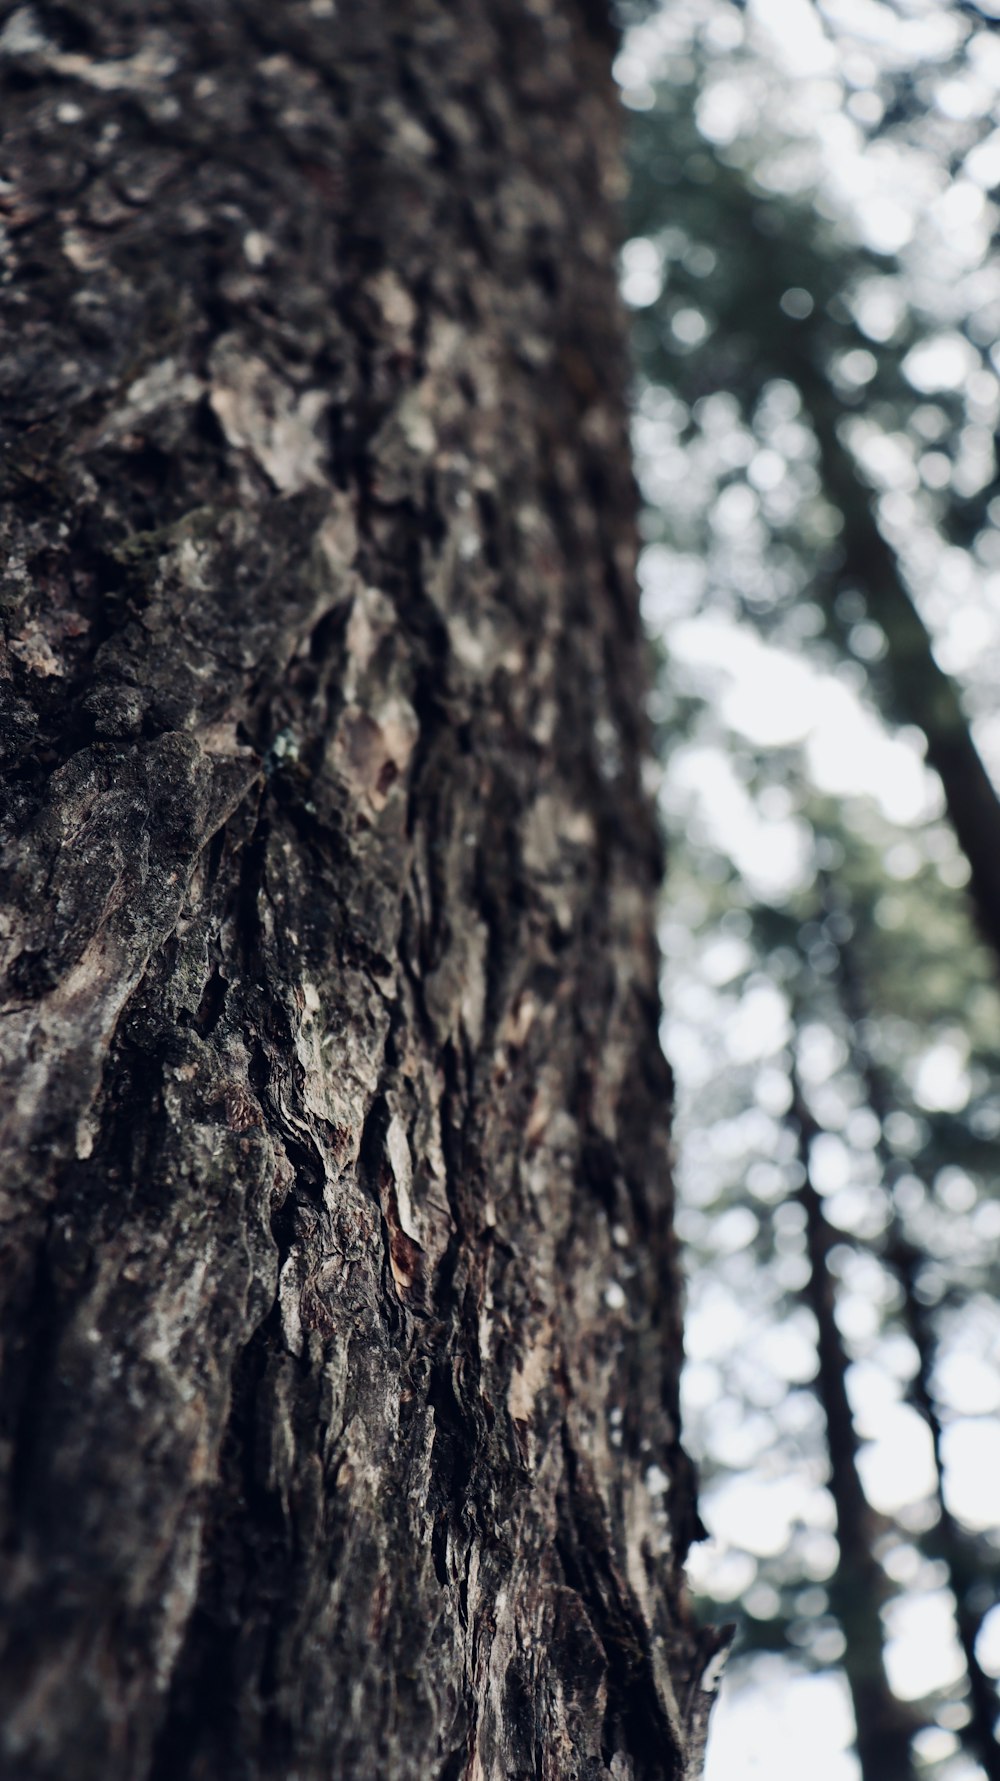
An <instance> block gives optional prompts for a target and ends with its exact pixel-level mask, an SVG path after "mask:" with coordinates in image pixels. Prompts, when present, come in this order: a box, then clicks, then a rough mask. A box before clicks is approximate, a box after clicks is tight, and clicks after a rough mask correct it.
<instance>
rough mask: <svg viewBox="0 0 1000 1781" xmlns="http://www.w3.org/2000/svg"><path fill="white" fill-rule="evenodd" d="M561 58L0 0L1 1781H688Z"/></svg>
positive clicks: (307, 11) (618, 506) (491, 4)
mask: <svg viewBox="0 0 1000 1781" xmlns="http://www.w3.org/2000/svg"><path fill="white" fill-rule="evenodd" d="M609 53H610V43H609V41H608V35H607V31H606V27H605V26H604V25H603V23H602V22H601V13H600V9H599V8H591V7H587V6H584V4H583V3H582V0H580V3H579V4H576V3H574V0H561V3H559V4H556V3H555V0H469V4H467V5H465V6H463V7H461V8H459V7H451V6H448V5H446V4H445V3H444V0H365V3H364V4H362V0H344V3H343V4H339V5H338V6H336V7H334V5H332V4H330V0H311V3H308V4H307V3H306V0H285V3H283V4H278V3H275V0H270V3H268V4H265V3H264V0H198V3H197V4H196V3H195V0H189V3H185V0H153V3H152V4H148V5H145V4H144V5H135V4H131V3H130V0H105V3H104V4H102V5H101V6H100V7H98V6H94V5H89V4H85V3H82V0H80V3H76V0H67V3H65V4H60V5H54V4H53V5H49V4H39V5H37V6H33V7H28V6H21V7H17V8H15V9H11V8H7V9H5V10H4V11H3V14H2V29H0V83H2V91H0V104H2V114H3V121H4V126H5V133H6V139H5V149H4V162H3V166H2V169H0V172H2V178H3V183H2V184H0V207H2V220H3V223H4V225H5V229H6V234H7V244H8V249H9V256H10V257H9V266H10V276H9V277H8V278H7V279H6V281H5V282H4V283H3V284H2V285H0V329H2V333H0V423H2V428H3V434H4V440H3V443H4V450H5V465H6V468H5V470H4V472H3V475H4V512H5V517H4V527H5V538H4V544H5V548H4V558H5V567H4V578H3V587H2V616H3V624H4V635H5V638H6V642H5V644H4V646H3V652H2V654H0V749H2V768H3V774H4V780H3V784H4V802H3V816H4V826H5V834H6V845H5V853H4V887H3V900H2V914H0V956H2V964H3V968H4V972H5V976H4V980H3V990H2V996H0V1010H2V1015H0V1070H2V1091H0V1092H2V1103H0V1116H2V1128H3V1173H2V1182H0V1233H2V1251H3V1261H2V1269H0V1337H2V1345H3V1372H2V1388H0V1390H2V1396H0V1414H2V1427H0V1567H2V1568H0V1590H2V1598H3V1604H4V1611H3V1615H2V1621H0V1768H2V1771H3V1773H4V1774H5V1775H6V1776H10V1777H12V1778H16V1781H55V1778H56V1777H59V1778H60V1781H65V1778H66V1777H69V1776H72V1777H73V1781H91V1778H93V1781H97V1778H98V1777H100V1781H175V1778H186V1777H191V1778H195V1777H197V1778H201V1781H229V1778H230V1777H232V1778H233V1781H236V1778H238V1781H258V1778H260V1781H264V1778H268V1781H271V1778H274V1781H277V1778H278V1777H282V1778H285V1781H292V1778H293V1777H294V1781H314V1778H315V1781H319V1778H320V1777H324V1778H333V1777H345V1778H348V1777H351V1778H352V1777H362V1776H364V1777H369V1776H375V1775H377V1776H379V1777H383V1778H387V1781H410V1778H412V1781H418V1778H419V1781H426V1778H429V1777H441V1781H446V1778H448V1781H459V1778H460V1777H467V1778H468V1781H500V1777H504V1778H512V1777H520V1776H525V1777H526V1776H532V1777H546V1778H549V1777H551V1778H553V1781H554V1778H556V1777H560V1778H562V1777H589V1778H596V1777H603V1776H613V1777H614V1778H615V1781H628V1778H629V1777H633V1778H635V1781H640V1778H653V1777H663V1778H668V1777H669V1778H671V1781H674V1778H679V1777H681V1776H687V1777H690V1776H693V1775H695V1774H696V1773H697V1772H698V1769H699V1766H700V1755H699V1753H700V1747H701V1742H702V1738H703V1733H704V1724H705V1717H706V1711H707V1703H708V1700H709V1696H710V1687H705V1686H703V1683H704V1682H705V1681H706V1680H707V1678H706V1675H705V1671H706V1665H709V1669H710V1670H713V1669H714V1668H716V1667H717V1666H715V1665H714V1664H709V1659H710V1657H711V1655H712V1652H713V1651H714V1649H715V1641H713V1637H712V1636H711V1635H702V1636H700V1637H699V1636H697V1635H695V1633H694V1632H693V1630H692V1628H691V1626H690V1624H689V1621H688V1619H687V1616H686V1612H685V1609H684V1605H683V1594H682V1584H681V1576H680V1565H681V1563H682V1561H683V1557H684V1554H685V1551H686V1549H687V1545H688V1543H689V1540H690V1538H691V1537H692V1535H693V1534H694V1533H695V1532H696V1531H697V1520H696V1512H695V1509H694V1504H693V1496H692V1488H691V1480H690V1475H689V1467H688V1466H687V1464H686V1461H685V1459H684V1455H683V1452H682V1450H681V1448H680V1445H679V1440H678V1422H677V1375H678V1369H679V1364H680V1327H679V1293H678V1281H677V1272H676V1261H675V1252H674V1244H673V1238H672V1233H671V1201H670V1183H669V1174H668V1161H667V1138H668V1121H669V1103H670V1084H669V1077H668V1073H667V1070H666V1067H665V1065H664V1063H663V1060H662V1057H661V1053H660V1051H659V1047H658V1039H657V1022H658V1000H657V961H656V953H655V947H654V941H653V912H654V898H655V893H656V887H657V880H658V873H659V860H658V848H657V840H656V835H655V829H654V825H653V822H652V819H651V815H650V811H649V808H648V804H647V800H646V798H645V797H644V795H643V792H642V787H641V765H642V754H643V749H644V747H645V745H646V739H645V727H644V723H643V719H642V716H641V708H642V693H643V663H642V648H641V640H640V635H639V631H638V623H637V616H636V600H635V590H634V586H633V543H634V540H633V524H634V497H633V489H632V483H631V477H630V471H629V460H628V450H627V443H626V432H625V423H624V416H623V407H622V389H623V386H624V381H625V367H624V359H623V349H622V331H621V325H620V320H619V317H618V314H617V310H616V304H615V296H614V283H613V246H614V225H613V202H612V201H613V198H614V195H615V183H616V181H617V179H618V142H617V135H618V128H617V122H616V117H615V105H614V100H613V95H612V89H611V83H610V78H609V75H608V69H607V64H608V59H609Z"/></svg>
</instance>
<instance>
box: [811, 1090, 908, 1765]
mask: <svg viewBox="0 0 1000 1781" xmlns="http://www.w3.org/2000/svg"><path fill="white" fill-rule="evenodd" d="M791 1088H792V1103H791V1107H790V1110H789V1114H788V1123H789V1127H790V1129H791V1131H792V1132H793V1133H794V1134H795V1138H796V1142H797V1145H798V1152H799V1163H800V1166H801V1169H802V1185H801V1186H800V1187H799V1188H798V1189H797V1190H796V1198H797V1200H798V1202H799V1204H800V1206H801V1207H802V1209H803V1212H804V1214H805V1238H806V1255H807V1257H808V1262H809V1278H808V1280H807V1282H806V1284H805V1286H804V1288H803V1291H802V1298H803V1301H804V1303H805V1304H807V1305H808V1306H809V1309H810V1310H811V1312H812V1314H813V1316H814V1318H815V1319H816V1347H817V1360H818V1365H817V1371H816V1383H815V1387H814V1389H815V1392H816V1396H817V1399H818V1401H819V1404H820V1407H821V1409H822V1411H823V1419H824V1421H825V1423H826V1446H827V1454H828V1456H829V1461H830V1479H829V1489H830V1495H831V1497H832V1498H833V1506H834V1513H835V1515H836V1518H837V1545H838V1547H839V1554H840V1555H839V1558H838V1560H837V1569H836V1571H835V1572H834V1575H833V1577H832V1579H831V1582H830V1606H831V1608H832V1609H833V1612H834V1614H835V1615H836V1617H837V1620H838V1621H839V1622H840V1629H841V1632H842V1633H843V1635H844V1647H845V1649H844V1655H843V1658H842V1660H841V1661H842V1662H843V1666H844V1674H845V1676H846V1677H847V1685H848V1688H849V1689H850V1692H851V1705H852V1706H853V1709H854V1724H855V1742H856V1745H857V1752H858V1765H859V1767H860V1770H861V1778H862V1781H916V1773H917V1771H916V1768H915V1766H914V1762H913V1758H912V1754H911V1749H910V1741H911V1739H912V1737H913V1734H914V1732H916V1731H917V1730H918V1729H919V1725H920V1721H919V1720H918V1719H917V1717H916V1714H915V1713H914V1712H913V1711H912V1709H910V1708H909V1707H907V1706H905V1705H904V1704H903V1703H902V1702H900V1701H898V1700H897V1699H896V1698H895V1696H894V1694H893V1692H892V1690H891V1688H890V1687H889V1679H888V1676H887V1674H886V1669H885V1635H884V1631H883V1627H882V1614H881V1610H882V1607H883V1605H884V1603H885V1602H886V1600H887V1599H888V1596H889V1586H888V1579H887V1577H886V1574H885V1572H884V1571H883V1569H882V1567H881V1565H880V1564H879V1562H878V1559H877V1557H876V1556H875V1532H876V1530H875V1517H874V1515H873V1513H872V1510H871V1508H870V1506H869V1503H868V1500H867V1498H866V1496H865V1493H864V1490H863V1488H862V1484H861V1475H860V1472H859V1470H858V1455H859V1452H860V1448H861V1443H860V1441H859V1439H858V1434H857V1430H856V1429H855V1426H854V1418H853V1415H852V1413H851V1404H850V1399H849V1397H848V1392H847V1373H848V1368H849V1365H850V1361H849V1357H848V1353H847V1348H846V1346H845V1344H844V1339H843V1336H842V1335H841V1333H840V1328H839V1326H838V1323H837V1304H836V1288H835V1282H834V1277H833V1274H832V1272H831V1269H830V1262H829V1256H830V1251H831V1249H833V1248H834V1247H835V1245H836V1242H837V1232H836V1231H835V1230H834V1228H833V1226H832V1225H831V1224H830V1223H829V1221H828V1219H827V1217H826V1214H825V1212H824V1210H823V1202H822V1199H821V1197H820V1195H819V1193H818V1191H817V1189H816V1186H815V1184H814V1182H813V1178H812V1156H813V1146H814V1144H815V1142H816V1139H817V1137H818V1136H819V1127H818V1126H817V1124H816V1121H815V1119H814V1118H813V1116H812V1113H811V1111H810V1109H809V1107H808V1105H807V1103H806V1100H805V1098H804V1095H803V1093H802V1085H801V1083H800V1081H799V1078H798V1072H797V1070H795V1069H793V1071H792V1082H791Z"/></svg>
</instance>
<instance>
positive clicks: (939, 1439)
mask: <svg viewBox="0 0 1000 1781" xmlns="http://www.w3.org/2000/svg"><path fill="white" fill-rule="evenodd" d="M821 882H822V885H823V907H824V913H825V919H826V931H827V934H828V936H829V937H830V939H831V942H832V944H833V946H834V949H835V952H836V959H837V962H836V967H835V978H836V984H837V992H838V997H839V1000H840V1005H841V1008H842V1010H843V1013H844V1016H845V1020H846V1025H847V1032H848V1045H849V1052H850V1059H851V1065H852V1067H853V1069H854V1072H855V1074H856V1075H857V1078H858V1081H859V1082H860V1083H861V1085H862V1087H863V1088H864V1091H865V1099H866V1100H867V1103H868V1105H869V1107H870V1108H871V1110H872V1112H873V1113H874V1114H875V1117H876V1119H877V1121H878V1138H877V1140H876V1145H875V1152H876V1156H877V1158H878V1162H879V1167H880V1169H881V1172H882V1179H883V1183H884V1187H885V1199H886V1206H887V1208H888V1214H889V1216H888V1221H887V1225H886V1232H885V1237H884V1240H883V1255H884V1259H885V1260H886V1262H887V1263H888V1264H889V1266H890V1267H891V1268H892V1270H893V1272H894V1274H895V1276H896V1279H897V1280H898V1282H899V1286H900V1291H901V1293H902V1298H903V1304H902V1314H901V1321H902V1324H903V1327H904V1329H905V1330H906V1333H907V1335H908V1336H909V1338H910V1340H911V1342H912V1343H913V1347H914V1351H915V1353H916V1356H917V1368H916V1373H915V1376H914V1379H913V1383H912V1386H911V1387H910V1395H911V1398H912V1402H913V1404H914V1406H915V1408H916V1409H917V1410H919V1412H920V1414H921V1416H922V1417H923V1419H924V1422H925V1423H926V1425H927V1429H928V1432H929V1434H930V1437H931V1445H932V1449H933V1454H934V1495H935V1498H936V1509H937V1522H936V1525H935V1526H934V1527H933V1528H932V1529H930V1531H929V1532H928V1533H926V1534H925V1535H924V1536H923V1539H922V1542H921V1544H922V1547H923V1549H924V1551H926V1552H928V1553H929V1554H931V1555H932V1556H933V1557H935V1558H939V1559H941V1560H942V1561H943V1563H944V1565H945V1567H946V1569H947V1574H948V1586H949V1588H950V1590H951V1593H952V1595H953V1597H954V1601H955V1626H956V1631H957V1633H958V1639H959V1644H960V1645H961V1647H962V1654H963V1656H964V1658H965V1668H966V1672H967V1674H968V1678H969V1718H968V1722H967V1723H966V1724H965V1725H962V1726H961V1727H960V1728H959V1730H960V1736H961V1739H962V1742H963V1744H964V1745H965V1748H966V1749H967V1751H968V1752H969V1755H970V1756H971V1757H972V1758H973V1760H974V1761H976V1762H979V1763H981V1765H982V1768H983V1771H984V1773H985V1774H986V1776H987V1777H988V1781H1000V1742H998V1741H997V1735H996V1731H995V1729H994V1728H995V1727H996V1725H997V1722H998V1716H1000V1700H998V1696H997V1689H996V1686H995V1684H994V1682H993V1680H992V1678H991V1677H989V1676H988V1675H987V1674H986V1672H985V1670H984V1669H983V1667H982V1664H981V1663H980V1661H979V1657H978V1653H977V1644H978V1640H979V1634H980V1632H981V1630H982V1626H983V1622H984V1620H985V1619H986V1615H987V1614H988V1613H989V1610H990V1608H991V1607H992V1606H993V1604H994V1601H995V1597H996V1590H995V1587H991V1584H993V1582H994V1579H993V1578H991V1576H990V1566H989V1560H988V1557H987V1553H988V1548H985V1546H984V1547H983V1548H979V1549H977V1547H976V1544H975V1542H974V1540H973V1538H972V1537H971V1536H970V1535H969V1534H968V1533H967V1532H966V1531H965V1530H964V1529H963V1528H962V1526H961V1524H960V1523H959V1522H958V1521H957V1520H956V1518H955V1516H954V1515H953V1514H952V1512H951V1509H950V1508H949V1506H948V1498H947V1493H946V1490H945V1467H944V1425H943V1423H942V1420H941V1413H940V1410H939V1408H938V1400H937V1396H936V1393H935V1390H934V1368H935V1364H936V1361H937V1335H936V1331H935V1327H934V1317H933V1313H932V1311H931V1310H930V1308H929V1307H928V1306H927V1304H926V1303H925V1302H924V1301H923V1299H922V1298H921V1292H920V1276H921V1272H922V1271H923V1269H924V1267H925V1264H926V1262H927V1259H928V1258H927V1256H926V1254H925V1253H924V1252H923V1251H921V1250H920V1249H918V1248H916V1247H915V1245H914V1244H913V1242H912V1241H911V1240H910V1238H909V1237H908V1236H907V1232H906V1228H905V1225H904V1222H903V1220H902V1219H901V1217H900V1215H899V1212H898V1210H897V1208H896V1202H895V1199H894V1196H893V1191H892V1190H893V1184H894V1182H895V1181H896V1180H898V1178H899V1177H900V1175H902V1174H904V1173H911V1174H915V1175H916V1176H917V1178H918V1179H919V1180H921V1181H922V1182H923V1183H924V1186H925V1187H926V1188H927V1189H928V1191H931V1190H932V1188H933V1171H929V1170H927V1169H925V1168H924V1167H923V1166H922V1163H921V1159H920V1158H919V1157H908V1158H907V1159H906V1161H905V1163H904V1162H903V1160H902V1159H901V1158H900V1157H898V1156H897V1155H896V1153H895V1151H894V1150H893V1147H892V1145H891V1144H890V1142H889V1139H888V1137H887V1135H886V1133H887V1130H888V1124H889V1118H890V1115H891V1114H892V1113H893V1111H894V1102H893V1096H892V1092H891V1088H890V1085H889V1083H888V1082H887V1080H886V1078H885V1075H884V1073H883V1071H882V1070H881V1069H880V1068H879V1065H878V1064H877V1063H876V1061H875V1059H874V1057H873V1056H872V1054H871V1051H870V1050H869V1048H868V1045H867V1043H866V1041H865V1033H866V1031H867V1030H868V1029H869V1026H870V1023H871V1019H872V1015H871V1009H870V1007H869V1003H868V997H867V995H866V992H865V984H864V981H863V978H862V975H861V970H860V967H859V965H858V961H857V960H856V958H855V956H854V951H853V948H852V946H851V941H850V935H851V933H852V931H853V923H852V920H851V915H850V910H849V908H848V907H847V906H846V904H845V903H844V902H843V900H842V899H841V898H840V897H839V896H838V894H837V891H836V887H835V886H834V883H833V880H832V878H831V877H830V876H829V875H826V874H824V875H823V877H822V880H821ZM993 1569H994V1571H995V1567H993Z"/></svg>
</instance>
